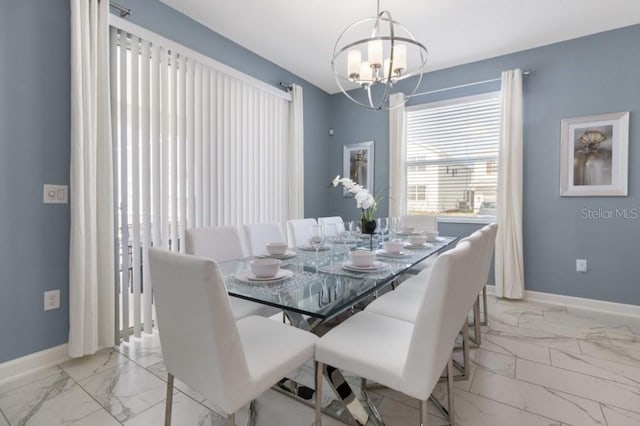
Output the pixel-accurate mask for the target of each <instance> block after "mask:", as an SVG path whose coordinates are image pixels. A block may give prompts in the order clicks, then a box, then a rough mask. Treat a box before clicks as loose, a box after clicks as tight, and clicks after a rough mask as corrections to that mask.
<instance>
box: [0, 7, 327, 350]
mask: <svg viewBox="0 0 640 426" xmlns="http://www.w3.org/2000/svg"><path fill="white" fill-rule="evenodd" d="M120 3H122V4H125V5H127V6H128V7H131V8H132V9H133V11H134V14H133V15H132V16H131V20H132V21H133V22H136V23H138V24H140V25H141V26H144V27H146V28H148V29H150V30H152V31H154V32H156V33H159V34H162V35H163V36H165V37H168V38H171V39H173V40H175V41H177V42H179V43H182V44H184V45H186V46H189V47H191V48H192V49H194V50H198V51H200V52H202V53H204V54H206V55H208V56H211V57H213V58H215V59H217V60H218V61H220V62H223V63H226V64H228V65H230V66H232V67H234V68H236V69H239V70H241V71H243V72H246V73H247V74H251V75H253V76H255V77H257V78H259V79H261V80H264V81H266V82H267V83H271V84H274V85H277V84H278V83H279V82H280V81H284V82H288V83H291V82H295V83H297V84H300V85H302V86H303V88H304V109H305V123H304V125H305V159H306V160H305V161H306V165H305V166H306V168H307V172H306V179H305V194H306V198H305V210H306V213H307V214H308V215H311V216H320V215H324V213H325V209H326V205H327V203H326V200H327V191H326V188H325V187H326V184H325V182H328V179H327V177H326V172H325V170H324V165H326V164H327V163H328V161H329V160H328V150H327V149H326V146H327V143H328V138H329V136H328V134H327V129H328V122H329V111H330V108H329V102H330V97H329V95H328V94H326V93H325V92H323V91H322V90H320V89H318V88H317V87H315V86H313V85H311V84H309V83H307V82H306V81H304V80H302V79H300V78H298V77H296V76H295V75H293V74H291V73H289V72H287V71H285V70H284V69H282V68H280V67H278V66H276V65H274V64H273V63H271V62H269V61H266V60H265V59H263V58H261V57H259V56H257V55H255V54H253V53H251V52H249V51H248V50H246V49H244V48H242V47H240V46H238V45H237V44H234V43H232V42H231V41H229V40H227V39H225V38H223V37H221V36H220V35H218V34H216V33H214V32H212V31H210V30H208V29H206V28H205V27H203V26H201V25H199V24H197V23H195V22H194V21H192V20H190V19H188V18H186V17H185V16H183V15H181V14H179V13H177V12H175V11H174V10H173V9H170V8H168V7H166V6H165V5H163V4H162V3H160V2H158V1H156V0H154V1H150V0H144V1H121V2H120ZM0 10H3V11H5V12H6V11H11V13H5V12H3V13H0V177H1V178H0V197H1V198H0V200H2V201H1V202H0V241H2V244H1V245H0V363H2V362H4V361H7V360H10V359H13V358H16V357H20V356H23V355H26V354H29V353H32V352H37V351H40V350H43V349H46V348H50V347H53V346H57V345H60V344H63V343H66V342H67V338H68V330H69V320H68V316H69V310H68V279H69V277H68V264H69V257H68V252H69V207H68V205H44V204H42V185H43V184H44V183H55V184H68V183H69V138H70V131H69V120H70V118H69V117H70V112H69V110H70V107H69V102H70V100H69V91H70V66H69V62H70V49H69V44H70V39H69V38H70V23H69V17H70V8H69V1H68V0H47V1H41V0H22V1H19V2H18V1H10V0H0ZM319 165H322V166H319ZM51 289H61V291H62V295H61V303H62V306H61V309H58V310H54V311H48V312H44V311H43V293H44V291H45V290H51Z"/></svg>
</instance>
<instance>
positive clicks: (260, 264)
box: [235, 259, 293, 284]
mask: <svg viewBox="0 0 640 426" xmlns="http://www.w3.org/2000/svg"><path fill="white" fill-rule="evenodd" d="M249 264H250V266H251V269H245V270H242V271H240V272H238V273H236V275H235V279H236V280H238V281H241V282H245V283H265V284H268V283H277V282H280V281H284V280H286V279H288V278H291V277H292V276H293V271H290V270H288V269H281V268H280V264H281V262H280V260H279V259H253V260H252V261H251V262H250V263H249Z"/></svg>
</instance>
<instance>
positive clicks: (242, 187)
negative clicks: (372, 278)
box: [111, 27, 289, 340]
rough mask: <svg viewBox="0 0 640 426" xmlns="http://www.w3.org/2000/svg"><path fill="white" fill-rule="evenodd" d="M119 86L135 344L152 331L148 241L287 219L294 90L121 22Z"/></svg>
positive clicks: (126, 284) (124, 273) (123, 268)
mask: <svg viewBox="0 0 640 426" xmlns="http://www.w3.org/2000/svg"><path fill="white" fill-rule="evenodd" d="M238 74H239V73H238ZM111 90H112V108H113V117H114V119H113V135H114V144H115V152H114V157H115V158H117V173H116V175H117V194H116V198H115V199H116V200H117V202H118V209H119V210H118V212H117V215H118V223H117V230H118V233H119V235H118V241H117V244H118V245H119V251H120V282H121V309H120V311H121V327H122V328H121V330H122V331H123V335H124V338H125V340H126V339H127V336H128V330H129V327H132V328H133V333H134V335H136V336H139V335H140V331H141V328H142V329H144V331H145V332H150V331H151V329H152V324H153V323H152V313H153V312H152V292H151V288H150V282H149V280H148V279H145V277H148V276H149V273H148V262H147V260H146V256H147V250H146V249H147V248H148V247H150V246H156V247H164V248H167V249H171V250H173V251H184V244H183V241H184V238H183V237H184V231H185V229H187V228H192V227H203V226H214V225H222V224H225V225H240V224H243V223H251V222H261V221H275V222H284V221H285V220H286V219H287V201H288V199H287V191H286V189H287V178H286V177H287V170H288V168H287V164H288V153H287V140H288V136H287V132H288V114H289V102H288V100H287V97H289V95H286V94H284V93H282V94H279V93H273V91H269V90H265V89H264V88H261V87H260V86H259V85H256V84H252V82H251V81H250V78H238V76H237V75H230V74H228V73H226V72H225V70H220V69H218V68H215V67H212V66H210V64H208V63H207V62H206V61H204V60H202V59H201V58H200V57H196V58H194V57H191V56H190V55H189V53H186V54H185V52H184V51H179V50H178V49H176V48H175V46H170V47H167V46H165V45H163V44H162V43H156V42H151V41H148V40H145V39H143V38H141V37H140V36H138V35H136V34H132V33H128V32H126V31H124V30H120V29H117V28H115V27H112V28H111ZM283 95H284V96H283Z"/></svg>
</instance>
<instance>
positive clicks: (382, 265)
mask: <svg viewBox="0 0 640 426" xmlns="http://www.w3.org/2000/svg"><path fill="white" fill-rule="evenodd" d="M342 267H343V268H344V269H347V270H349V271H356V272H375V271H380V270H382V269H385V268H388V267H389V264H388V263H385V262H380V261H379V260H375V261H374V262H373V263H372V264H371V265H369V266H356V265H354V264H353V263H351V262H344V263H343V264H342Z"/></svg>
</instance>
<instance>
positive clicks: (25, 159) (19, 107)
mask: <svg viewBox="0 0 640 426" xmlns="http://www.w3.org/2000/svg"><path fill="white" fill-rule="evenodd" d="M0 10H2V11H3V12H2V13H0V200H1V201H0V241H1V242H2V244H0V362H3V361H6V360H9V359H12V358H16V357H18V356H21V355H25V354H28V353H30V352H36V351H40V350H43V349H46V348H49V347H52V346H56V345H60V344H63V343H65V342H66V341H67V334H68V330H69V321H68V308H67V305H68V303H67V297H68V296H67V290H68V264H69V257H68V253H69V207H68V205H54V204H47V205H45V204H42V185H43V184H44V183H54V184H68V183H69V134H70V132H69V90H70V85H69V61H70V53H69V31H70V27H69V25H70V24H69V2H68V1H65V0H58V1H46V2H43V1H35V0H28V1H27V0H25V1H19V2H16V1H9V0H0ZM52 289H60V290H61V291H62V297H61V303H62V307H61V309H58V310H54V311H48V312H44V311H43V299H44V297H43V293H44V291H46V290H52Z"/></svg>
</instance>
